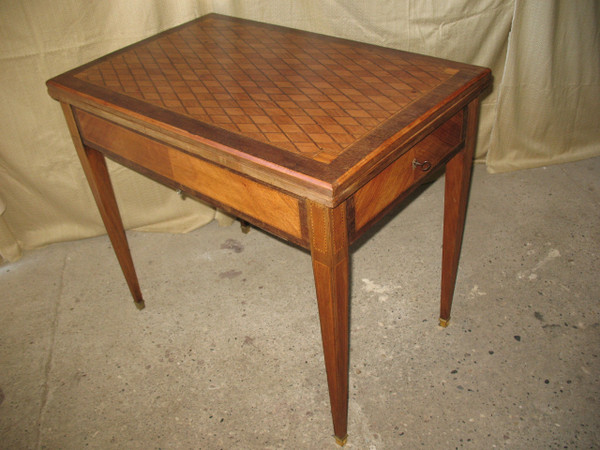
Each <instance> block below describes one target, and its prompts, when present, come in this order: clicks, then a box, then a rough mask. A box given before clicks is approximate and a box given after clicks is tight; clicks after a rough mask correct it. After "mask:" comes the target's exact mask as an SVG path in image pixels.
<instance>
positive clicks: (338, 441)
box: [334, 435, 348, 447]
mask: <svg viewBox="0 0 600 450" xmlns="http://www.w3.org/2000/svg"><path fill="white" fill-rule="evenodd" d="M334 438H335V443H336V444H337V445H339V446H340V447H343V446H344V445H346V442H348V435H346V436H344V437H343V438H339V437H337V436H334Z"/></svg>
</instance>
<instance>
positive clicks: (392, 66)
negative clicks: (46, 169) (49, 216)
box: [47, 14, 490, 204]
mask: <svg viewBox="0 0 600 450" xmlns="http://www.w3.org/2000/svg"><path fill="white" fill-rule="evenodd" d="M489 82H490V72H489V70H488V69H485V68H481V67H477V66H472V65H466V64H460V63H456V62H451V61H447V60H443V59H438V58H433V57H428V56H423V55H417V54H413V53H407V52H403V51H398V50H393V49H389V48H383V47H378V46H373V45H368V44H364V43H358V42H354V41H349V40H344V39H339V38H334V37H329V36H324V35H319V34H314V33H309V32H304V31H299V30H294V29H289V28H284V27H279V26H274V25H267V24H263V23H258V22H252V21H247V20H242V19H235V18H231V17H227V16H221V15H216V14H210V15H207V16H204V17H201V18H199V19H197V20H194V21H192V22H189V23H186V24H183V25H181V26H179V27H176V28H173V29H171V30H168V31H165V32H163V33H160V34H158V35H156V36H153V37H151V38H149V39H146V40H144V41H141V42H139V43H136V44H133V45H131V46H129V47H126V48H124V49H122V50H119V51H117V52H114V53H111V54H110V55H107V56H105V57H103V58H100V59H98V60H96V61H93V62H91V63H89V64H86V65H84V66H81V67H79V68H77V69H74V70H71V71H69V72H67V73H65V74H63V75H60V76H58V77H55V78H53V79H52V80H49V81H48V83H47V84H48V88H49V92H50V94H51V95H52V96H53V97H54V98H56V99H58V100H61V101H65V102H67V103H72V104H76V105H80V106H81V107H84V108H85V106H93V107H94V108H98V109H99V110H103V111H111V112H112V113H114V114H116V115H119V116H121V117H127V118H128V120H132V121H134V122H138V123H140V124H143V126H144V127H150V128H153V129H156V130H163V131H164V132H166V133H170V134H176V135H179V136H182V137H185V139H187V141H186V142H190V141H194V140H196V141H198V142H200V143H202V145H201V146H199V148H198V149H196V150H195V151H197V152H198V155H199V156H200V157H203V158H206V159H208V160H211V161H213V162H218V163H219V164H221V165H223V166H225V167H228V168H231V169H234V170H236V171H238V172H241V173H244V172H246V171H248V173H252V176H253V177H254V178H258V179H260V180H262V181H264V182H268V183H270V184H272V185H275V186H280V187H285V188H286V189H288V190H292V191H294V187H297V188H298V191H301V190H306V189H314V190H317V191H319V192H321V194H322V195H323V197H324V198H327V199H328V203H330V204H335V203H339V202H340V201H342V200H343V199H344V198H345V197H347V196H348V195H350V194H351V193H352V191H353V190H355V189H356V188H357V187H359V186H360V185H361V184H364V183H365V182H366V181H365V180H366V179H367V178H368V177H369V176H372V174H374V173H376V172H377V171H378V170H381V168H383V167H385V165H387V164H389V162H390V161H392V160H393V159H394V158H397V157H398V156H399V155H400V154H402V152H404V151H406V149H407V148H408V146H409V145H411V143H414V142H416V141H417V140H418V139H419V138H420V137H422V136H424V135H425V134H426V133H427V130H428V129H429V128H431V127H432V126H435V125H436V123H437V124H439V123H440V122H441V121H442V120H444V119H445V118H448V117H449V116H450V115H451V114H454V113H455V112H456V111H457V110H458V109H460V108H462V107H464V106H465V105H466V103H467V102H468V101H470V100H471V99H472V98H474V97H475V96H477V95H479V93H480V92H481V90H482V89H483V88H484V87H485V85H487V84H488V83H489ZM186 148H187V147H186Z"/></svg>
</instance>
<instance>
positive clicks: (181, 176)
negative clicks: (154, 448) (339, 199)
mask: <svg viewBox="0 0 600 450" xmlns="http://www.w3.org/2000/svg"><path fill="white" fill-rule="evenodd" d="M75 112H76V117H77V122H78V125H79V131H80V133H81V136H82V139H83V141H84V143H85V144H86V145H88V146H90V147H92V148H95V149H98V150H100V151H102V152H104V153H106V154H107V155H108V156H114V157H116V158H115V159H116V160H117V161H119V162H121V163H123V164H125V165H128V166H130V167H132V168H134V169H136V170H137V171H139V172H142V173H148V172H150V173H149V175H150V176H152V174H157V175H159V177H158V178H162V179H164V178H166V179H168V180H170V181H172V182H174V184H176V185H181V186H182V188H187V189H189V190H191V191H192V192H193V193H195V194H197V196H198V197H199V198H201V199H202V200H205V201H207V202H209V203H211V204H213V205H215V206H219V207H222V208H224V209H225V210H230V211H232V212H233V213H234V214H235V213H238V214H239V215H240V216H242V217H244V218H245V219H250V221H252V222H254V223H256V224H258V225H259V226H261V227H263V228H265V229H267V230H268V231H271V232H273V233H274V234H276V235H279V236H281V237H283V238H286V239H291V240H293V241H295V242H299V243H304V242H306V236H303V233H302V227H301V219H300V201H299V200H298V199H297V198H296V197H294V196H291V195H289V194H286V193H285V192H282V191H280V190H277V189H274V188H272V187H269V186H266V185H264V184H262V183H259V182H257V181H255V180H253V179H250V178H247V177H245V176H243V175H240V174H238V173H235V172H232V171H230V170H228V169H226V168H224V167H221V166H218V165H216V164H213V163H211V162H208V161H206V160H204V159H201V158H199V157H197V156H194V155H191V154H189V153H186V152H184V151H182V150H179V149H176V148H173V147H171V146H168V145H166V144H163V143H162V142H159V141H156V140H154V139H151V138H148V137H146V136H144V135H142V134H139V133H137V132H135V131H132V130H130V129H128V128H125V127H122V126H120V125H117V124H115V123H112V122H110V121H108V120H105V119H102V118H100V117H97V116H95V115H93V114H89V113H87V112H85V111H81V110H75Z"/></svg>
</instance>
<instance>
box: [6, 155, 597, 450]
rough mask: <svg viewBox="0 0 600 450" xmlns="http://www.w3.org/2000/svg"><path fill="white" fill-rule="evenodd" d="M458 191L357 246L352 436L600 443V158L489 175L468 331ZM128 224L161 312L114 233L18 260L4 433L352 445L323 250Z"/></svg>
mask: <svg viewBox="0 0 600 450" xmlns="http://www.w3.org/2000/svg"><path fill="white" fill-rule="evenodd" d="M442 193H443V178H440V179H438V180H437V181H436V182H434V183H433V184H431V185H429V186H428V187H427V188H426V189H425V190H424V191H423V193H422V195H421V196H419V197H418V198H416V199H415V200H413V201H412V202H410V203H409V204H408V205H407V206H406V207H404V208H402V209H400V210H398V211H396V212H395V213H394V214H393V215H392V216H391V217H390V218H389V219H388V220H386V221H385V222H384V223H383V224H382V226H380V227H378V230H376V231H374V232H373V233H371V234H370V235H369V239H363V240H361V242H359V243H358V244H357V245H355V246H354V247H353V249H352V250H353V251H352V319H351V362H350V366H351V367H350V413H349V433H350V438H349V441H348V444H347V448H356V449H369V450H371V449H396V448H409V449H412V448H428V449H430V448H431V449H433V448H435V449H445V448H471V449H483V448H511V449H520V448H527V449H532V448H536V449H537V448H570V449H571V448H598V447H600V418H599V417H600V414H599V411H600V380H599V378H600V358H599V356H598V355H599V353H600V312H599V305H600V281H599V278H600V271H599V267H600V264H599V259H600V158H595V159H591V160H587V161H581V162H578V163H573V164H565V165H560V166H553V167H548V168H542V169H536V170H527V171H521V172H515V173H509V174H499V175H490V174H487V173H486V172H485V168H484V167H482V166H477V167H476V168H475V171H474V179H473V189H472V193H471V202H470V209H469V213H468V218H467V227H466V232H465V242H464V245H463V254H462V259H461V263H460V272H459V279H458V283H457V287H456V295H455V301H454V307H453V318H452V321H451V323H450V326H449V327H448V328H447V329H442V328H440V327H439V326H438V325H437V313H438V296H439V284H440V258H441V223H442ZM187 201H192V200H187ZM129 238H130V245H131V248H132V253H133V256H134V260H135V262H136V265H137V272H138V276H139V278H140V282H141V285H142V290H143V292H144V293H145V298H146V309H145V310H143V311H138V310H137V309H136V308H135V307H134V305H133V303H132V302H131V300H130V297H129V293H128V291H127V288H126V285H125V282H124V280H123V277H122V275H121V273H120V270H119V267H118V265H117V262H116V259H115V258H114V256H113V252H112V249H111V247H110V244H109V242H108V239H107V238H106V236H104V237H99V238H95V239H88V240H83V241H78V242H69V243H64V244H57V245H52V246H50V247H48V248H45V249H41V250H37V251H32V252H30V253H27V254H26V255H25V257H24V258H23V259H22V260H21V261H18V262H17V263H13V264H6V265H4V266H2V267H0V297H1V298H0V388H1V393H0V402H1V404H0V447H1V448H7V449H8V448H10V449H17V448H48V449H54V448H65V449H80V448H84V447H90V448H101V449H105V448H119V449H121V448H127V449H150V448H178V449H179V448H190V449H191V448H201V449H219V448H223V449H263V448H266V449H273V448H293V449H328V448H330V449H335V448H337V446H336V444H335V443H334V440H333V438H332V426H331V419H330V415H329V402H328V396H327V386H326V380H325V373H324V364H323V359H322V353H321V342H320V331H319V325H318V315H317V307H316V303H315V298H314V288H313V280H312V270H311V263H310V255H309V254H308V253H307V252H305V251H303V250H300V249H298V248H296V247H294V246H291V245H288V244H286V243H284V242H282V241H280V240H277V239H274V238H272V237H270V236H268V235H267V234H264V233H262V232H260V231H257V230H252V231H251V233H250V234H248V235H244V234H242V233H241V232H240V229H239V227H238V226H231V227H219V226H218V225H217V224H216V223H214V222H213V223H212V224H210V225H208V226H206V227H204V228H201V229H199V230H197V231H195V232H193V233H190V234H186V235H168V234H147V233H133V232H132V233H130V234H129Z"/></svg>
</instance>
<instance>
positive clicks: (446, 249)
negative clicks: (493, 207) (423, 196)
mask: <svg viewBox="0 0 600 450" xmlns="http://www.w3.org/2000/svg"><path fill="white" fill-rule="evenodd" d="M478 107H479V100H478V99H475V100H473V101H472V102H471V103H470V104H469V106H468V107H467V118H466V121H467V122H466V135H465V146H464V148H463V149H462V150H461V151H460V152H458V153H457V154H456V155H455V156H454V157H453V158H452V159H451V160H450V161H448V163H447V164H446V186H445V188H446V192H445V199H444V238H443V239H444V241H443V251H442V293H441V297H442V298H441V305H440V325H441V326H443V327H446V326H448V322H449V320H450V310H451V308H452V298H453V297H454V286H455V285H456V275H457V272H458V260H459V257H460V248H461V245H462V237H463V231H464V227H465V215H466V211H467V201H468V197H469V185H470V184H471V168H472V166H473V152H474V150H475V139H476V135H477V111H478Z"/></svg>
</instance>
